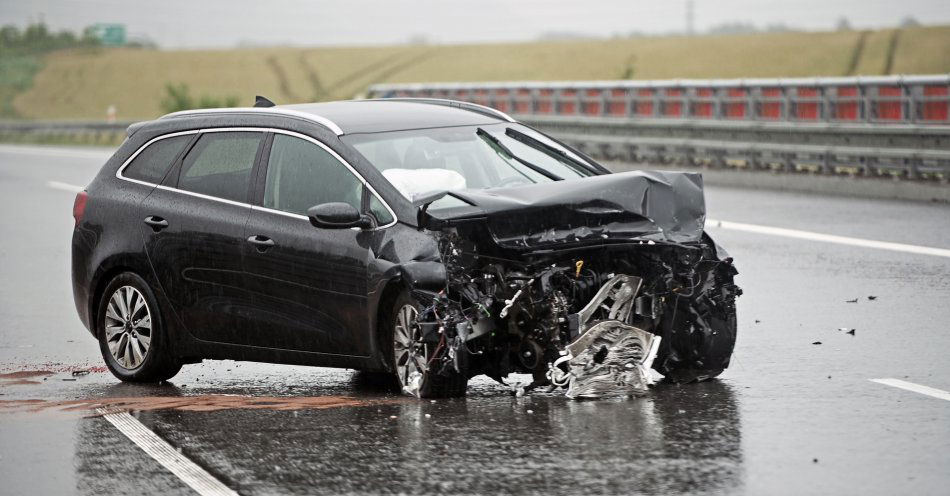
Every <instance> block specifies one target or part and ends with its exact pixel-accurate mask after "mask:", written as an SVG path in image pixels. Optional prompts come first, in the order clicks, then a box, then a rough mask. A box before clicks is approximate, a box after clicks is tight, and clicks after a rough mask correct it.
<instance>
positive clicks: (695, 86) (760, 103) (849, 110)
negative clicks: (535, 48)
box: [368, 75, 950, 124]
mask: <svg viewBox="0 0 950 496" xmlns="http://www.w3.org/2000/svg"><path fill="white" fill-rule="evenodd" d="M368 96H369V97H371V98H391V97H425V98H446V99H451V100H462V101H467V102H472V103H477V104H480V105H486V106H489V107H493V108H496V109H498V110H501V111H502V112H510V113H515V114H521V115H562V116H588V117H593V116H600V117H626V118H641V119H642V118H652V119H656V118H661V119H713V120H735V121H773V122H775V121H778V122H828V123H833V122H847V123H854V122H864V123H904V124H950V75H928V76H882V77H850V78H799V79H723V80H668V81H566V82H497V83H425V84H380V85H374V86H372V87H370V88H369V90H368Z"/></svg>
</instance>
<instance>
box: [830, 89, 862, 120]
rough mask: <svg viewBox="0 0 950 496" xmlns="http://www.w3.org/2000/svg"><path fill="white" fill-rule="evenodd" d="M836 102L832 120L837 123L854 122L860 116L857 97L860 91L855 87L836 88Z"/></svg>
mask: <svg viewBox="0 0 950 496" xmlns="http://www.w3.org/2000/svg"><path fill="white" fill-rule="evenodd" d="M835 96H837V97H838V98H837V101H836V102H834V103H833V104H832V105H833V108H834V111H833V113H832V115H833V116H834V119H837V120H839V121H856V120H858V117H859V116H860V104H859V101H858V97H859V96H860V91H859V90H858V87H857V86H838V87H837V88H835Z"/></svg>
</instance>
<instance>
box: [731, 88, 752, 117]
mask: <svg viewBox="0 0 950 496" xmlns="http://www.w3.org/2000/svg"><path fill="white" fill-rule="evenodd" d="M747 95H748V90H746V89H745V88H728V89H726V96H727V97H728V103H726V118H727V119H745V114H746V107H747V106H748V105H747V103H748V102H747V100H746V96H747Z"/></svg>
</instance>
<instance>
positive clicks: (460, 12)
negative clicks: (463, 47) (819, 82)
mask: <svg viewBox="0 0 950 496" xmlns="http://www.w3.org/2000/svg"><path fill="white" fill-rule="evenodd" d="M686 1H687V0H654V1H646V0H572V1H563V0H465V1H463V0H403V1H398V0H389V1H387V0H259V1H253V2H238V1H234V0H149V1H139V0H0V23H2V24H10V23H13V24H19V25H24V24H26V23H27V22H28V21H29V20H36V19H38V18H39V17H40V16H42V17H43V18H44V19H45V20H46V22H47V24H49V25H50V26H51V27H53V28H54V29H72V30H79V29H82V28H83V27H84V26H87V25H90V24H93V23H97V22H116V23H122V24H125V25H126V26H127V30H128V32H129V34H130V35H132V36H145V37H148V38H150V39H151V40H153V41H155V42H156V43H158V44H159V45H160V46H161V47H164V48H204V47H230V46H235V45H237V44H241V43H244V44H260V45H354V44H391V43H404V42H406V41H408V40H409V39H410V38H412V37H418V36H423V37H425V39H427V40H428V41H429V42H431V43H465V42H485V41H488V42H491V41H519V40H532V39H537V38H538V37H539V36H541V35H542V34H544V33H550V32H571V33H579V34H588V35H596V36H609V35H611V34H614V33H629V32H631V31H639V32H644V33H664V32H671V31H684V30H685V26H686V21H685V18H686V15H685V11H686V8H685V5H686ZM694 2H695V26H696V29H697V30H698V31H703V30H706V29H708V28H709V27H711V26H715V25H718V24H722V23H725V22H729V21H743V22H752V23H755V24H756V25H759V26H764V25H767V24H776V23H784V24H787V25H789V26H792V27H796V28H803V29H811V30H820V29H832V28H833V27H834V26H835V24H836V22H837V19H839V18H840V17H847V18H848V19H849V21H850V22H851V24H852V25H853V26H854V27H857V28H865V27H867V28H872V27H886V26H894V25H895V24H897V23H898V22H899V21H900V20H901V19H903V18H904V17H906V16H912V17H914V18H916V19H917V20H918V21H920V22H921V23H923V24H950V0H884V1H881V0H785V1H775V0H694Z"/></svg>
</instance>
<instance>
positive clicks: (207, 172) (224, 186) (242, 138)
mask: <svg viewBox="0 0 950 496" xmlns="http://www.w3.org/2000/svg"><path fill="white" fill-rule="evenodd" d="M262 137H263V134H262V133H256V132H220V133H207V134H203V135H201V137H200V138H198V142H197V143H195V146H194V147H193V148H192V149H191V151H189V152H188V155H186V156H185V159H184V160H183V161H182V165H181V173H180V174H179V176H178V188H179V189H183V190H185V191H191V192H194V193H201V194H204V195H210V196H215V197H218V198H223V199H225V200H233V201H238V202H245V201H247V191H248V186H249V185H250V182H251V169H253V168H254V158H255V157H256V156H257V148H258V146H260V143H261V138H262Z"/></svg>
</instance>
